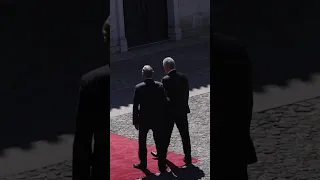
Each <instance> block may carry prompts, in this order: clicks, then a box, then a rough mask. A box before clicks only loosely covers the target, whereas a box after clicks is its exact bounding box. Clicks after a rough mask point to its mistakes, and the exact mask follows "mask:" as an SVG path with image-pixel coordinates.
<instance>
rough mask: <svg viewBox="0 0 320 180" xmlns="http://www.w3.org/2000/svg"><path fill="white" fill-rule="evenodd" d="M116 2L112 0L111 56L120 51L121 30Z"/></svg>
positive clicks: (110, 20)
mask: <svg viewBox="0 0 320 180" xmlns="http://www.w3.org/2000/svg"><path fill="white" fill-rule="evenodd" d="M116 1H117V0H110V19H109V22H110V48H111V50H110V51H111V54H114V53H116V52H117V51H119V33H118V32H119V30H118V25H117V11H116V10H117V9H116Z"/></svg>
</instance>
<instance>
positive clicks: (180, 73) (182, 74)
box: [177, 72, 187, 78]
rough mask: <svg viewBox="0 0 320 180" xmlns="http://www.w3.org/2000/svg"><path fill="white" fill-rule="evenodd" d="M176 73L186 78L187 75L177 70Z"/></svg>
mask: <svg viewBox="0 0 320 180" xmlns="http://www.w3.org/2000/svg"><path fill="white" fill-rule="evenodd" d="M177 75H178V76H179V77H182V78H187V75H186V74H184V73H182V72H177Z"/></svg>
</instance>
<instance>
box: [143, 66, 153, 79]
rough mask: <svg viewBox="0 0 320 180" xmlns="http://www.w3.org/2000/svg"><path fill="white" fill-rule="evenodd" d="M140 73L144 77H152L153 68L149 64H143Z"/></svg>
mask: <svg viewBox="0 0 320 180" xmlns="http://www.w3.org/2000/svg"><path fill="white" fill-rule="evenodd" d="M142 75H143V76H144V77H145V78H152V75H153V69H152V67H151V66H150V65H145V66H143V68H142Z"/></svg>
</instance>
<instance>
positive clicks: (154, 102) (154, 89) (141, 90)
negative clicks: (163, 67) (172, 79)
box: [134, 79, 166, 123]
mask: <svg viewBox="0 0 320 180" xmlns="http://www.w3.org/2000/svg"><path fill="white" fill-rule="evenodd" d="M165 103H166V96H165V91H164V88H163V85H162V83H160V82H157V81H154V80H152V79H147V80H145V81H144V82H142V83H139V84H137V85H136V90H135V97H134V106H135V105H139V106H140V108H139V110H138V111H139V121H140V123H149V122H150V121H152V119H155V118H156V119H160V118H161V117H162V116H163V115H164V108H165ZM134 111H135V112H134V114H135V113H136V110H134Z"/></svg>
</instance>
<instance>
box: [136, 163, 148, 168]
mask: <svg viewBox="0 0 320 180" xmlns="http://www.w3.org/2000/svg"><path fill="white" fill-rule="evenodd" d="M133 167H134V168H137V169H147V165H146V164H142V163H140V164H133Z"/></svg>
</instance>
